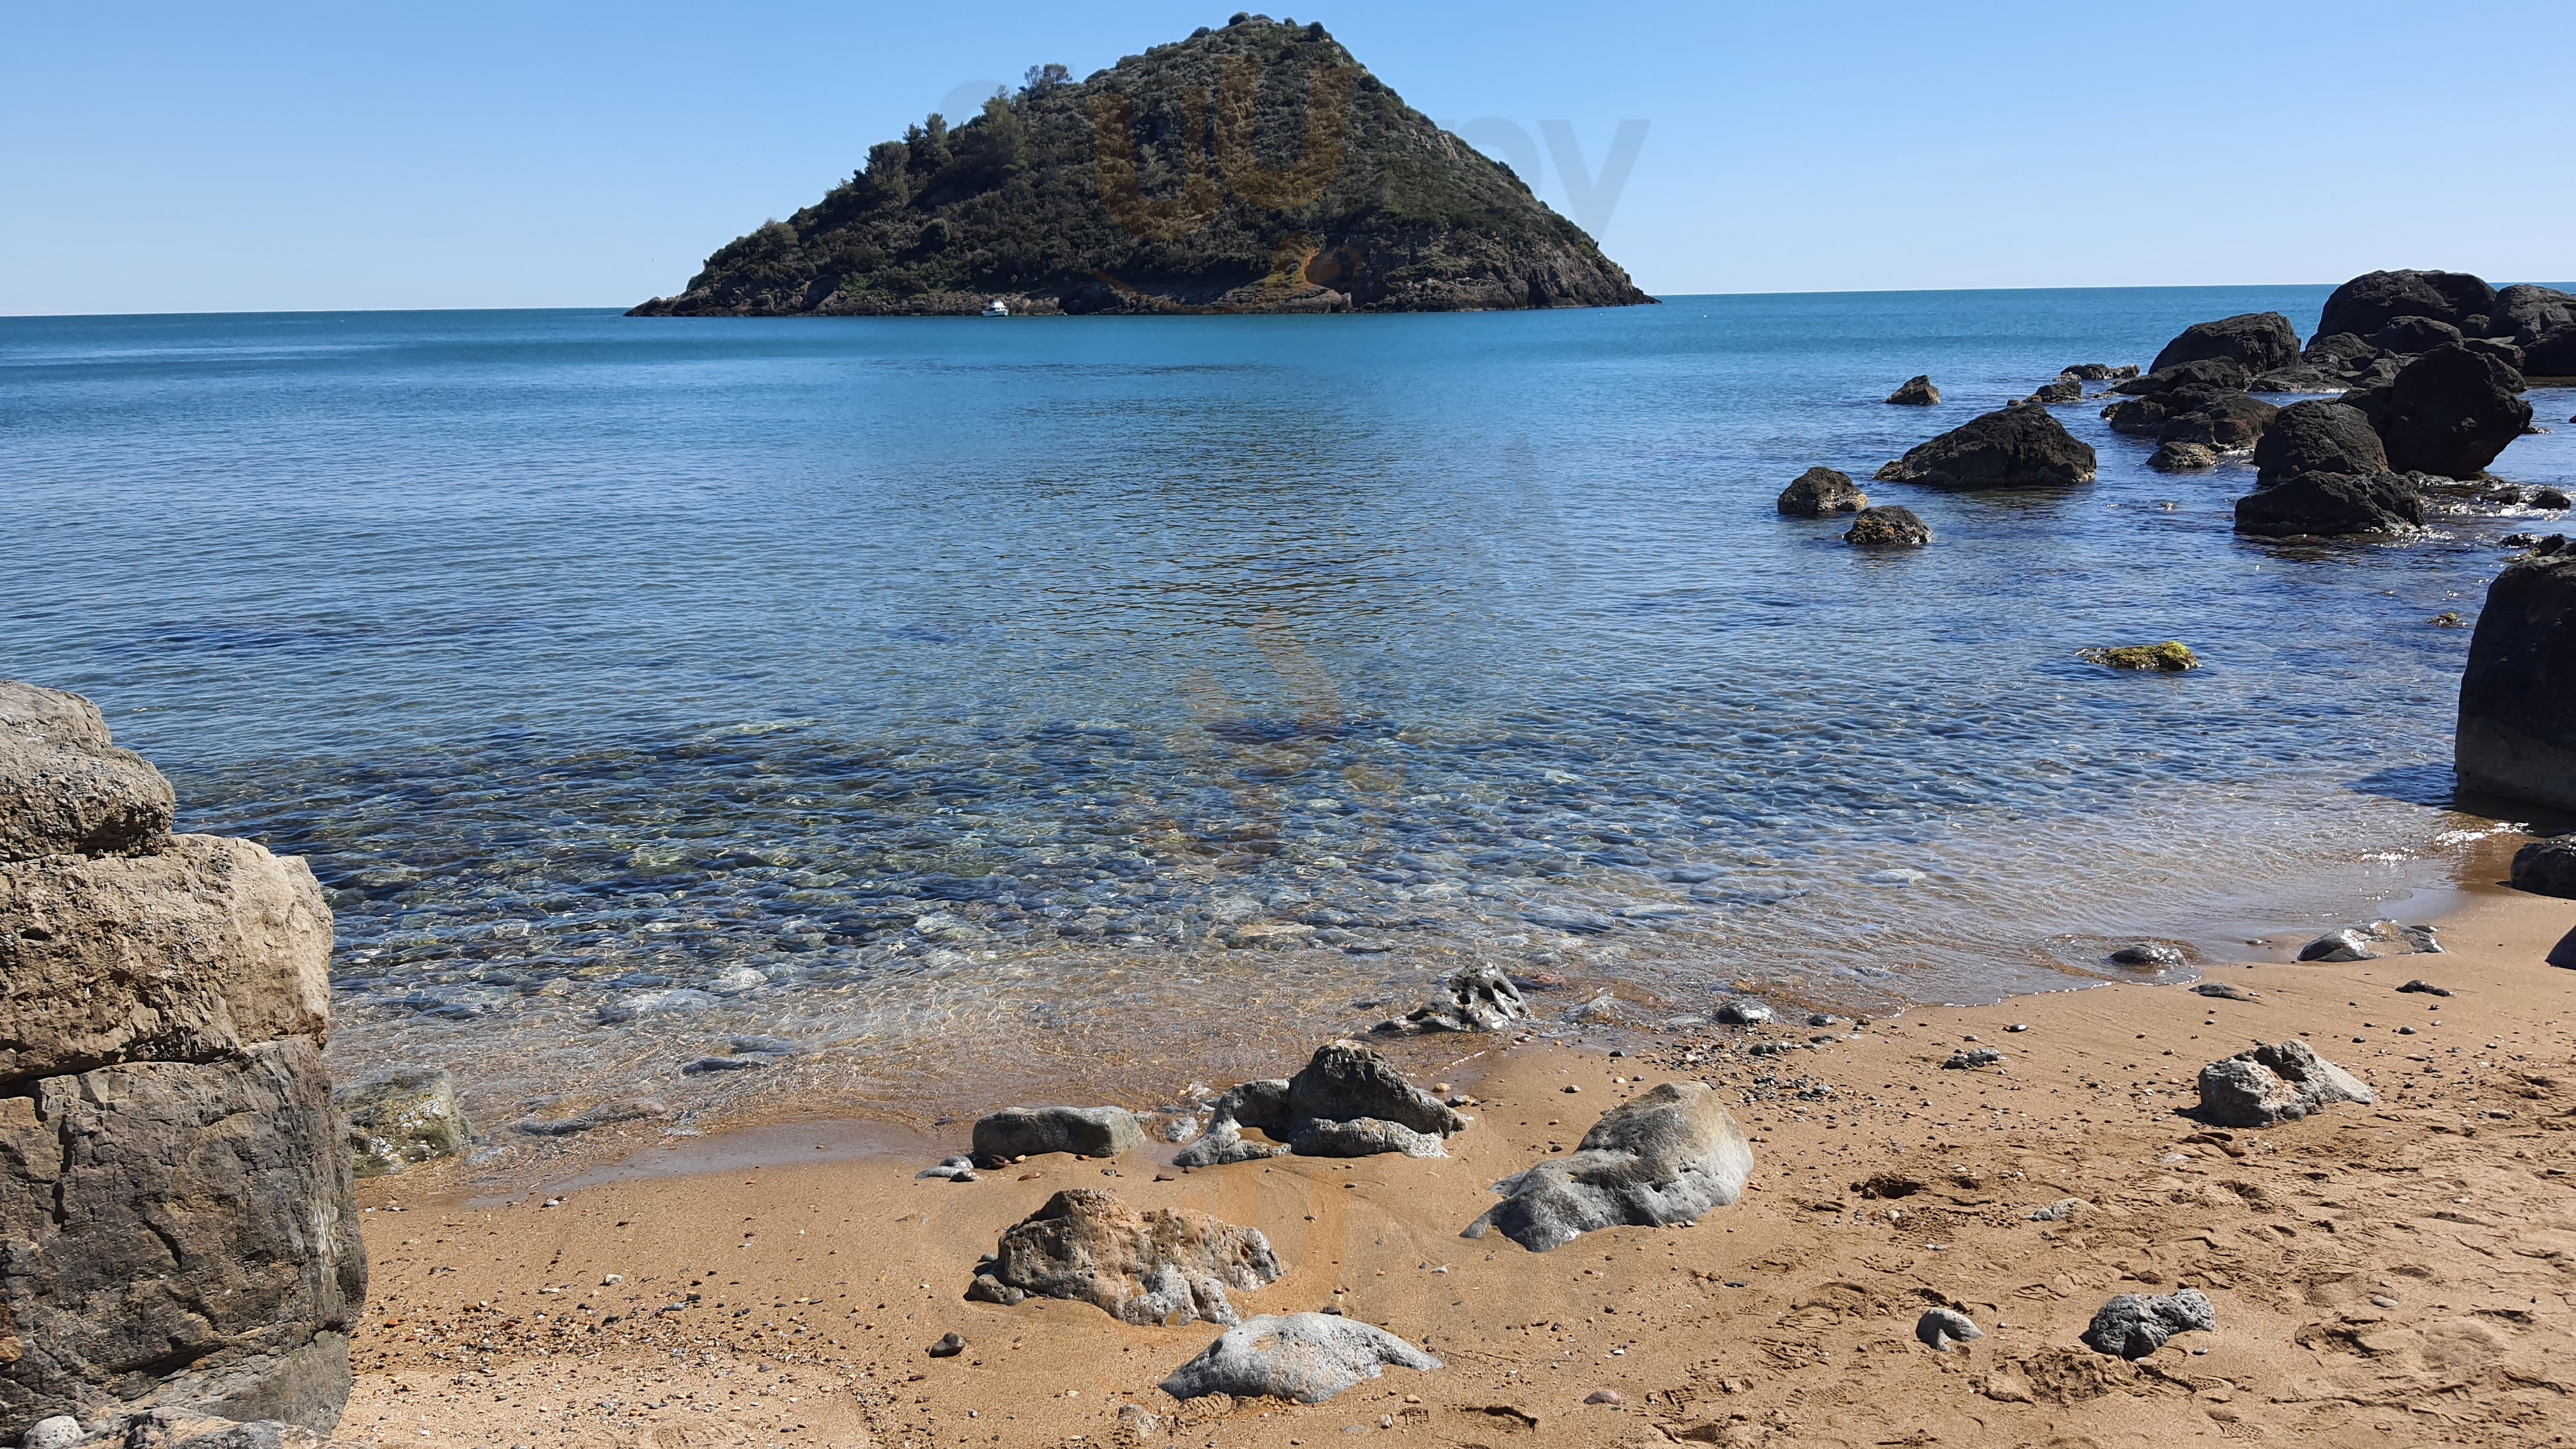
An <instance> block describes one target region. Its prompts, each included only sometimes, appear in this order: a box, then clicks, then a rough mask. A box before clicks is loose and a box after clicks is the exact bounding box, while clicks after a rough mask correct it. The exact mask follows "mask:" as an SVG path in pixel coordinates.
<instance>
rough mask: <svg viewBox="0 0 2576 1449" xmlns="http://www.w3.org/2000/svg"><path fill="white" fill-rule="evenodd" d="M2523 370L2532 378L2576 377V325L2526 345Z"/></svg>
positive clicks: (2534, 339) (2523, 352)
mask: <svg viewBox="0 0 2576 1449" xmlns="http://www.w3.org/2000/svg"><path fill="white" fill-rule="evenodd" d="M2522 370H2523V371H2524V372H2525V373H2526V374H2528V375H2529V376H2531V377H2549V378H2570V377H2576V323H2570V324H2568V325H2567V326H2564V327H2561V328H2559V329H2557V330H2556V331H2554V332H2547V333H2543V334H2542V335H2540V336H2538V337H2535V338H2533V339H2532V340H2531V341H2529V342H2527V343H2525V344H2524V345H2523V349H2522Z"/></svg>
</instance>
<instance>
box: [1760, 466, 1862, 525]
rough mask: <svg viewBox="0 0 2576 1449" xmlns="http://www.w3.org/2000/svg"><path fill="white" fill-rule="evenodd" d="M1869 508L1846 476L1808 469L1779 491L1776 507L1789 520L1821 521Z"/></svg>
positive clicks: (1856, 487) (1848, 476) (1844, 474)
mask: <svg viewBox="0 0 2576 1449" xmlns="http://www.w3.org/2000/svg"><path fill="white" fill-rule="evenodd" d="M1868 506H1869V495H1868V494H1866V493H1863V492H1861V491H1860V489H1859V487H1858V486H1857V485H1855V484H1854V483H1853V482H1852V480H1851V475H1850V474H1848V473H1837V472H1835V471H1834V470H1833V469H1831V468H1810V469H1808V470H1807V471H1806V472H1804V473H1801V474H1799V475H1798V476H1797V479H1796V481H1794V482H1792V483H1790V485H1789V486H1788V487H1786V488H1783V489H1781V490H1780V501H1779V508H1780V511H1781V512H1782V513H1785V514H1787V515H1789V516H1790V517H1792V518H1822V517H1824V516H1826V515H1827V514H1831V513H1857V512H1859V511H1860V510H1862V509H1864V508H1867V507H1868Z"/></svg>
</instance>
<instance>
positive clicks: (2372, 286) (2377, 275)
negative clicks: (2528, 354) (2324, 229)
mask: <svg viewBox="0 0 2576 1449" xmlns="http://www.w3.org/2000/svg"><path fill="white" fill-rule="evenodd" d="M2495 309H2496V294H2495V289H2494V288H2492V287H2490V286H2488V285H2487V284H2486V283H2485V282H2483V281H2481V280H2479V279H2478V278H2476V277H2473V276H2470V275H2468V274H2467V273H2465V272H2412V271H2407V272H2368V273H2365V274H2363V275H2361V276H2358V277H2355V278H2353V279H2352V280H2351V281H2349V282H2346V283H2344V284H2343V285H2342V286H2340V287H2337V288H2335V289H2334V295H2332V296H2330V297H2328V298H2326V305H2325V311H2324V313H2323V314H2322V315H2321V316H2320V317H2319V318H2318V320H2317V331H2318V332H2319V333H2320V334H2332V333H2336V332H2350V333H2354V334H2356V335H2358V336H2362V337H2368V336H2369V335H2370V334H2372V333H2374V332H2377V331H2378V330H2379V329H2380V328H2382V327H2385V326H2387V325H2388V324H2389V323H2391V322H2394V321H2396V320H2397V319H2398V318H2400V317H2430V318H2432V319H2434V320H2435V321H2437V322H2448V323H2450V324H2451V325H2452V326H2454V327H2457V326H2459V325H2460V324H2461V323H2463V322H2465V321H2467V320H2468V319H2469V318H2471V317H2492V316H2494V314H2495Z"/></svg>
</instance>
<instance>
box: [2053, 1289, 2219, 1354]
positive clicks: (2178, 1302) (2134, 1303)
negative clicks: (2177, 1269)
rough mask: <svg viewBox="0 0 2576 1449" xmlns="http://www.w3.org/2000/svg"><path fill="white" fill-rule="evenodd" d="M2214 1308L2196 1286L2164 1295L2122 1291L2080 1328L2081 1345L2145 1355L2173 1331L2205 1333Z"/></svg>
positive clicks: (2105, 1351) (2215, 1316) (2215, 1323)
mask: <svg viewBox="0 0 2576 1449" xmlns="http://www.w3.org/2000/svg"><path fill="white" fill-rule="evenodd" d="M2217 1327H2218V1310H2217V1309H2216V1308H2214V1307H2212V1306H2210V1302H2209V1300H2208V1299H2207V1298H2206V1297H2204V1296H2202V1294H2201V1292H2200V1290H2199V1289H2197V1288H2185V1289H2183V1290H2182V1291H2181V1292H2179V1293H2176V1294H2174V1295H2172V1296H2171V1297H2166V1298H2149V1297H2143V1296H2141V1295H2139V1294H2136V1293H2123V1294H2120V1295H2119V1296H2117V1297H2115V1298H2113V1299H2112V1300H2111V1301H2110V1302H2108V1303H2105V1304H2103V1305H2102V1307H2101V1308H2100V1309H2099V1310H2098V1311H2096V1312H2095V1313H2094V1315H2093V1321H2092V1323H2090V1324H2089V1325H2087V1326H2086V1327H2085V1329H2084V1346H2085V1347H2087V1348H2089V1349H2091V1350H2093V1351H2094V1352H2095V1353H2102V1354H2109V1355H2110V1356H2112V1357H2114V1358H2145V1357H2146V1356H2147V1355H2149V1354H2151V1353H2154V1352H2155V1351H2156V1350H2157V1349H2160V1348H2162V1347H2164V1346H2165V1343H2166V1341H2167V1340H2169V1339H2171V1338H2172V1337H2173V1336H2174V1335H2175V1334H2177V1333H2185V1332H2194V1331H2196V1332H2200V1333H2208V1332H2211V1331H2213V1330H2214V1329H2216V1328H2217Z"/></svg>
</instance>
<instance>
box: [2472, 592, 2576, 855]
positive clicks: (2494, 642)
mask: <svg viewBox="0 0 2576 1449" xmlns="http://www.w3.org/2000/svg"><path fill="white" fill-rule="evenodd" d="M2452 748H2453V760H2454V763H2455V766H2456V768H2457V771H2458V775H2459V781H2460V787H2461V788H2462V789H2464V790H2473V791H2479V792H2483V793H2486V794H2491V795H2500V796H2504V797H2506V798H2509V799H2519V800H2528V801H2533V802H2535V803H2538V804H2543V805H2550V806H2555V807H2557V808H2559V809H2562V810H2576V552H2569V551H2563V550H2562V551H2553V552H2550V553H2547V554H2541V553H2537V552H2535V553H2534V554H2531V555H2529V556H2526V557H2523V558H2519V559H2516V560H2514V561H2513V562H2512V563H2510V564H2507V565H2506V566H2505V569H2504V572H2503V573H2501V574H2498V575H2497V576H2496V580H2495V582H2494V583H2492V584H2490V585H2488V586H2487V599H2486V607H2485V609H2484V610H2483V611H2481V612H2480V613H2479V615H2478V626H2477V632H2476V633H2474V634H2473V635H2471V636H2470V639H2469V658H2468V663H2467V665H2466V667H2465V668H2464V669H2463V670H2462V671H2461V674H2460V712H2459V724H2458V729H2457V731H2456V733H2455V735H2454V737H2453V746H2452Z"/></svg>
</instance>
